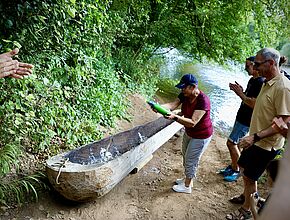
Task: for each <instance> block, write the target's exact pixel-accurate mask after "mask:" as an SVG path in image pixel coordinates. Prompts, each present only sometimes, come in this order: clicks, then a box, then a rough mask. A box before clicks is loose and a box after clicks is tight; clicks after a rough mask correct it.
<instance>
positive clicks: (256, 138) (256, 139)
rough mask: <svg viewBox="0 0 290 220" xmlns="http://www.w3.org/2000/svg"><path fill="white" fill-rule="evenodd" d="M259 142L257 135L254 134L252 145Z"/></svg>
mask: <svg viewBox="0 0 290 220" xmlns="http://www.w3.org/2000/svg"><path fill="white" fill-rule="evenodd" d="M259 140H261V138H260V137H259V136H258V135H257V133H255V134H254V143H256V142H258V141H259Z"/></svg>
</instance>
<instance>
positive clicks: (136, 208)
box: [0, 95, 242, 220]
mask: <svg viewBox="0 0 290 220" xmlns="http://www.w3.org/2000/svg"><path fill="white" fill-rule="evenodd" d="M130 100H131V101H132V106H134V109H133V108H132V109H130V110H129V113H130V114H132V117H133V118H132V121H131V122H128V121H120V122H118V126H117V128H118V129H117V130H116V129H115V130H114V131H113V130H112V131H110V132H109V133H112V132H114V133H116V132H117V131H122V130H127V129H129V128H132V127H134V126H137V125H140V124H143V123H146V122H148V121H151V120H153V119H155V118H156V117H159V115H157V114H156V113H154V112H152V111H151V110H150V108H149V107H148V105H147V104H146V103H145V100H144V99H143V98H142V97H140V96H138V95H134V96H131V97H130ZM181 140H182V137H181V136H179V137H175V136H174V137H172V138H171V139H170V141H168V142H167V143H166V144H164V145H163V146H162V147H160V148H159V149H158V150H157V151H156V152H155V153H154V155H153V156H154V157H153V159H152V160H151V161H150V162H149V163H147V164H146V165H145V166H144V167H143V169H142V170H140V171H139V172H138V173H137V174H132V175H129V176H127V177H126V178H124V179H123V181H122V182H120V183H119V184H118V185H117V186H116V187H115V188H114V189H113V190H112V191H111V192H110V193H109V194H107V195H106V196H104V197H103V198H101V199H98V200H95V201H94V202H90V203H85V204H76V203H72V202H69V201H66V200H64V199H62V198H61V197H60V196H59V195H58V194H57V193H55V192H54V191H50V192H47V193H46V194H45V195H43V196H42V197H41V198H40V199H39V201H38V202H35V203H31V204H27V205H24V206H23V207H20V208H16V209H10V210H5V211H4V212H3V213H2V214H1V215H0V219H3V220H6V219H15V220H16V219H30V220H36V219H41V220H42V219H55V220H59V219H67V220H133V219H136V220H139V219H140V220H141V219H142V220H149V219H152V220H155V219H156V220H157V219H174V220H176V219H180V220H181V219H191V220H192V219H201V220H203V219H205V220H208V219H224V217H225V215H226V214H227V213H229V212H231V211H233V210H235V209H237V208H238V206H235V205H233V204H230V203H229V202H228V199H229V198H230V197H232V196H234V195H237V194H239V193H241V192H242V179H241V178H240V179H239V180H238V182H234V183H227V182H224V181H223V179H222V176H220V175H218V174H216V171H217V170H218V169H220V168H222V167H224V166H225V165H227V164H228V162H229V154H228V151H227V149H226V146H225V142H226V139H225V138H223V137H221V136H220V135H217V134H215V135H214V137H213V139H212V141H211V143H210V145H209V147H208V149H207V150H206V152H205V153H204V155H203V157H202V159H201V162H200V167H199V172H198V179H197V180H196V181H195V182H194V184H193V192H192V194H182V193H175V192H173V191H172V190H171V187H172V186H173V183H174V181H175V179H176V178H180V177H182V175H183V168H182V160H181V151H180V147H181Z"/></svg>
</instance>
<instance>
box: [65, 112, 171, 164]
mask: <svg viewBox="0 0 290 220" xmlns="http://www.w3.org/2000/svg"><path fill="white" fill-rule="evenodd" d="M172 122H173V121H172V120H168V119H165V118H163V117H161V118H158V119H157V120H155V121H151V122H148V123H146V124H144V125H140V126H137V127H134V128H132V129H130V130H127V131H124V132H121V133H118V134H115V135H113V136H110V137H107V138H104V139H101V140H99V141H96V142H93V143H90V144H87V145H84V146H81V147H79V148H77V149H75V150H72V151H70V152H68V153H67V154H65V156H64V157H65V158H68V159H69V161H70V162H72V163H78V164H82V165H88V164H102V163H105V162H107V161H109V160H112V159H114V158H116V157H117V156H118V155H121V154H123V153H125V152H127V151H129V150H131V149H132V148H134V147H136V146H138V145H139V144H141V143H142V142H144V141H146V139H148V138H150V137H152V136H153V135H154V134H156V133H157V132H159V131H160V130H162V129H163V128H165V127H166V126H168V125H169V124H171V123H172Z"/></svg>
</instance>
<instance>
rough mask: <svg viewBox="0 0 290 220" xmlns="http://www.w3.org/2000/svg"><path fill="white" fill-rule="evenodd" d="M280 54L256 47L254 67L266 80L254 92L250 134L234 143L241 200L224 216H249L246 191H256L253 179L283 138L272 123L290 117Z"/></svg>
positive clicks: (288, 85) (289, 83) (289, 95)
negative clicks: (237, 150)
mask: <svg viewBox="0 0 290 220" xmlns="http://www.w3.org/2000/svg"><path fill="white" fill-rule="evenodd" d="M279 60H280V54H279V52H278V51H277V50H275V49H272V48H264V49H262V50H260V51H259V52H258V53H257V55H256V58H255V61H254V69H256V70H257V71H259V74H260V75H261V76H263V77H265V79H266V81H265V84H264V85H263V87H262V89H261V91H260V94H259V95H258V97H257V99H256V103H255V107H254V111H253V115H252V119H251V124H250V135H249V136H247V137H245V138H243V139H242V140H241V141H240V142H239V144H238V146H239V147H240V148H241V149H243V151H242V153H241V157H240V159H239V161H238V164H239V166H240V167H241V168H242V173H243V180H244V193H243V196H244V198H245V201H244V203H243V205H242V207H240V208H239V209H238V210H237V211H235V212H233V213H230V214H229V215H227V216H226V218H227V219H249V218H251V212H250V211H249V210H250V195H251V194H253V193H255V192H257V180H258V179H259V177H260V176H261V175H262V173H263V172H264V170H265V169H266V167H267V165H268V163H269V162H270V161H271V160H272V159H274V158H275V156H276V155H277V153H278V151H279V149H280V148H282V147H283V145H284V141H285V138H284V137H283V136H282V135H281V134H279V133H278V131H277V129H276V128H275V127H273V123H272V121H273V119H274V118H275V117H278V118H281V119H283V121H284V122H285V123H287V122H288V121H290V104H289V103H290V81H289V80H288V79H287V78H286V77H285V76H283V75H282V74H281V73H280V68H279Z"/></svg>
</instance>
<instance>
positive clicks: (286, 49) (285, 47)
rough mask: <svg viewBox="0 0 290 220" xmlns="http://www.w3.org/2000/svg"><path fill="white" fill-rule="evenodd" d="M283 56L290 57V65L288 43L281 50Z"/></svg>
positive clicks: (289, 45) (289, 61)
mask: <svg viewBox="0 0 290 220" xmlns="http://www.w3.org/2000/svg"><path fill="white" fill-rule="evenodd" d="M280 52H281V55H284V56H286V57H288V64H289V63H290V60H289V59H290V43H286V44H284V45H283V47H282V49H281V51H280Z"/></svg>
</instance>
